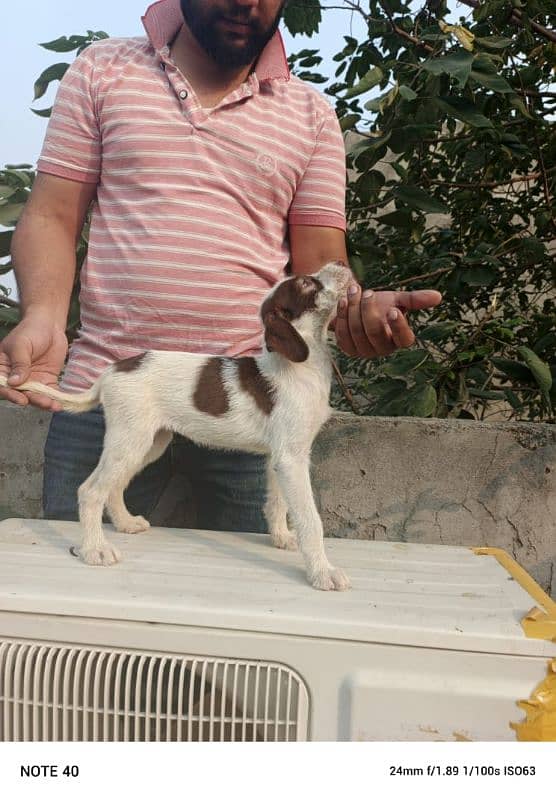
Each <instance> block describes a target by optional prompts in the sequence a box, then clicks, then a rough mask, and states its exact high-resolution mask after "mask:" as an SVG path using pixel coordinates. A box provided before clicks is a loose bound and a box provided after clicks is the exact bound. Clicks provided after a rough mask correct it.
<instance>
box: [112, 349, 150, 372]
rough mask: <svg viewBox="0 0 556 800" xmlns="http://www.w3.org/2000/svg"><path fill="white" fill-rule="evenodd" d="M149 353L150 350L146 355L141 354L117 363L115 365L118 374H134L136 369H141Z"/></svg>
mask: <svg viewBox="0 0 556 800" xmlns="http://www.w3.org/2000/svg"><path fill="white" fill-rule="evenodd" d="M147 353H148V350H146V351H145V352H144V353H139V355H138V356H131V358H124V359H122V360H121V361H116V363H115V365H114V366H115V368H116V372H133V370H134V369H139V367H140V366H141V364H142V363H143V359H144V358H145V356H146V355H147Z"/></svg>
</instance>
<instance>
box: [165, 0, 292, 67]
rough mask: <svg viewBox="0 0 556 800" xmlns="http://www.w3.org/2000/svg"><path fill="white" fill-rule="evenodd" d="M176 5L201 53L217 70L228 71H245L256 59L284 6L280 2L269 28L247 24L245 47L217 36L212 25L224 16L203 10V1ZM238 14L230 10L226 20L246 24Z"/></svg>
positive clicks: (183, 2) (216, 12) (268, 39)
mask: <svg viewBox="0 0 556 800" xmlns="http://www.w3.org/2000/svg"><path fill="white" fill-rule="evenodd" d="M180 2H181V11H182V14H183V18H184V20H185V22H186V23H187V26H188V28H189V30H190V31H191V33H192V34H193V36H194V37H195V39H196V40H197V41H198V42H199V44H200V45H201V47H202V48H203V50H205V52H206V53H208V55H209V56H210V57H211V58H212V59H213V61H215V62H216V63H217V64H219V65H220V66H221V67H226V68H232V69H235V68H240V67H246V66H247V65H249V64H251V63H253V61H255V59H256V58H257V57H258V56H259V55H260V53H261V52H262V50H263V49H264V47H265V45H266V44H267V42H269V41H270V39H272V37H273V36H274V34H275V33H276V31H277V29H278V25H279V24H280V18H281V16H282V9H283V7H284V5H285V2H284V3H282V5H281V6H280V9H279V11H278V14H277V15H276V19H275V20H274V22H273V23H272V25H271V26H270V28H268V29H266V30H263V29H261V26H260V23H258V21H254V22H253V23H251V29H250V31H249V33H248V36H247V40H246V42H245V44H243V45H239V44H237V45H234V44H233V41H229V40H227V39H226V38H225V37H224V36H223V35H222V34H221V33H220V30H219V28H218V26H217V24H216V23H217V22H218V21H219V20H220V19H221V18H222V17H225V16H226V14H225V13H224V14H223V13H222V11H221V10H219V9H207V7H206V5H205V3H204V2H203V0H180ZM238 10H239V12H240V13H239V14H238V13H237V11H236V12H235V13H234V9H233V7H232V9H231V10H230V16H231V17H232V18H233V19H235V20H237V21H241V22H246V23H247V22H248V19H247V18H243V17H241V8H240V9H238Z"/></svg>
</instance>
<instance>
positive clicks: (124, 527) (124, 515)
mask: <svg viewBox="0 0 556 800" xmlns="http://www.w3.org/2000/svg"><path fill="white" fill-rule="evenodd" d="M172 436H173V433H172V431H166V430H160V431H158V433H157V434H156V436H155V437H154V442H153V444H152V446H151V449H150V450H149V451H148V453H147V454H146V455H145V457H144V459H143V463H142V464H141V466H140V467H139V469H138V470H137V472H138V473H139V472H141V470H143V469H145V467H146V466H147V465H148V464H152V462H153V461H157V460H158V459H159V458H160V457H161V456H162V454H163V453H164V451H165V450H166V448H167V447H168V445H169V444H170V442H171V441H172ZM132 477H133V476H132ZM130 480H131V479H130ZM128 483H129V481H128V482H127V483H126V484H125V485H124V484H122V483H120V484H119V485H118V486H114V487H112V490H111V492H110V494H109V495H108V500H107V502H106V508H107V511H108V513H109V515H110V519H111V520H112V522H113V523H114V527H115V528H116V530H117V531H120V532H121V533H140V532H141V531H146V530H148V529H149V528H150V524H149V522H148V521H147V520H146V519H145V518H144V517H141V516H133V515H132V514H130V513H129V511H128V510H127V508H126V505H125V501H124V491H125V489H126V487H127V485H128Z"/></svg>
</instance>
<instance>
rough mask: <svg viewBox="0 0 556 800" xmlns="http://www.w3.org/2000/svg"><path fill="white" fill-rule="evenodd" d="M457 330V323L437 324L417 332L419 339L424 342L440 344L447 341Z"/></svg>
mask: <svg viewBox="0 0 556 800" xmlns="http://www.w3.org/2000/svg"><path fill="white" fill-rule="evenodd" d="M458 328H459V324H458V323H457V322H437V323H435V324H432V325H427V326H426V327H425V328H423V329H422V330H420V331H419V339H422V340H423V341H425V342H441V341H442V340H443V339H448V338H449V337H450V336H451V335H452V334H453V333H454V331H455V330H457V329H458Z"/></svg>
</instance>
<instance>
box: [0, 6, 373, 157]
mask: <svg viewBox="0 0 556 800" xmlns="http://www.w3.org/2000/svg"><path fill="white" fill-rule="evenodd" d="M148 5H149V0H95V1H94V2H92V3H83V2H79V0H43V1H42V2H40V1H39V0H10V2H6V3H5V4H3V9H2V32H1V33H0V45H1V46H0V67H1V74H2V77H3V80H2V88H1V90H0V98H1V106H0V107H1V109H2V111H1V115H0V164H2V165H5V164H18V163H23V162H26V163H32V164H34V163H35V162H36V160H37V158H38V156H39V153H40V148H41V144H42V140H43V137H44V133H45V129H46V123H47V120H46V119H44V118H41V117H37V116H36V115H35V114H33V113H32V112H31V111H30V108H31V105H32V107H33V108H36V109H40V108H47V107H49V106H50V105H52V101H53V99H54V96H55V93H56V87H57V86H58V84H57V83H54V84H51V87H50V89H49V91H48V93H47V94H46V95H45V96H44V97H42V98H40V100H38V101H36V102H35V103H33V102H32V101H33V84H34V82H35V80H36V78H38V76H39V75H40V74H41V72H42V71H43V70H44V69H46V67H49V66H50V65H51V64H53V63H55V62H57V61H72V60H73V58H74V56H75V53H68V54H65V53H53V52H51V51H48V50H44V49H43V48H42V47H39V43H40V42H49V41H52V40H53V39H57V38H59V37H60V36H71V35H72V34H84V33H86V31H87V30H94V31H97V30H104V31H106V32H107V33H108V34H110V35H111V36H142V35H144V33H145V31H144V28H143V24H142V22H141V16H142V15H143V14H144V12H145V10H146V8H147V7H148ZM330 5H338V3H334V2H332V0H330ZM362 28H363V24H362V19H361V17H360V15H358V14H354V13H353V12H350V11H347V10H330V11H326V12H325V13H324V21H323V24H322V25H321V32H320V33H319V36H318V38H315V37H314V38H308V37H305V36H303V37H302V36H299V35H298V36H295V37H292V36H290V35H289V34H288V33H287V32H286V31H284V30H283V28H282V33H283V35H284V40H285V45H286V52H287V53H288V54H289V53H292V52H293V53H295V52H298V51H299V50H302V49H303V48H304V47H310V48H313V49H316V48H317V47H318V48H319V49H321V51H322V53H321V54H322V55H323V56H325V57H326V66H325V67H324V68H323V69H322V70H321V71H322V72H323V74H325V75H330V76H331V75H333V70H334V69H335V67H336V66H337V65H336V64H334V62H332V58H331V57H332V56H333V55H334V53H337V52H338V51H339V50H340V49H341V47H342V46H343V43H344V42H343V38H342V35H343V34H346V35H349V34H350V33H351V32H353V31H355V32H357V31H361V30H362ZM314 85H315V86H316V87H317V88H318V85H317V84H314Z"/></svg>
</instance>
